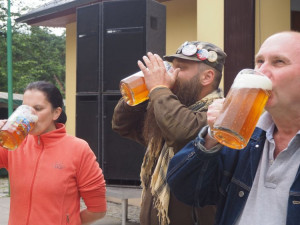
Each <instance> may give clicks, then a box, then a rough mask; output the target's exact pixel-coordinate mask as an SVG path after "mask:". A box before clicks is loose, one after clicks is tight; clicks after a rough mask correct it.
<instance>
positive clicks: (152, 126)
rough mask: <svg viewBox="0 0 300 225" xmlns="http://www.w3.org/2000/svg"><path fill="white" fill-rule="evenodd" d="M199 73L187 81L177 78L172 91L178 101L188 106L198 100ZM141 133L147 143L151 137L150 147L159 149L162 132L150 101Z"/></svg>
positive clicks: (200, 87) (199, 87)
mask: <svg viewBox="0 0 300 225" xmlns="http://www.w3.org/2000/svg"><path fill="white" fill-rule="evenodd" d="M199 76H200V75H199V74H197V75H195V76H194V77H193V78H192V79H190V80H188V81H182V80H179V79H177V80H176V82H175V85H174V87H173V88H172V92H173V93H174V94H175V95H176V96H177V97H178V99H179V101H180V102H181V103H182V104H183V105H185V106H187V107H189V106H191V105H192V104H194V103H196V102H197V101H198V100H199V95H200V92H201V89H202V84H201V83H200V80H199V79H200V78H199ZM143 135H144V138H145V141H146V143H147V144H149V141H150V140H151V139H152V147H151V149H153V150H154V151H155V150H158V149H159V150H160V148H161V144H162V142H163V136H162V132H161V130H160V128H159V126H158V125H157V122H156V119H155V114H154V107H153V105H152V104H151V103H150V104H149V106H148V108H147V114H146V117H145V122H144V129H143Z"/></svg>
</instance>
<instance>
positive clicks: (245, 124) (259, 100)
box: [212, 69, 272, 149]
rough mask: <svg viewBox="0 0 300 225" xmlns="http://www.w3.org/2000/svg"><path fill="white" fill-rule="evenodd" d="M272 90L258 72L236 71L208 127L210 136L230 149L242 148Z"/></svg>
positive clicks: (264, 77) (248, 70)
mask: <svg viewBox="0 0 300 225" xmlns="http://www.w3.org/2000/svg"><path fill="white" fill-rule="evenodd" d="M271 90H272V82H271V80H270V79H269V78H268V77H267V76H265V75H263V74H262V73H260V72H258V71H255V70H252V69H243V70H242V71H240V72H239V73H238V75H237V76H236V78H235V79H234V82H233V84H232V86H231V88H230V90H229V92H228V94H227V97H226V99H225V101H224V103H223V107H222V109H221V112H220V115H219V117H218V118H217V120H216V122H215V123H214V125H213V128H212V136H213V137H214V138H215V139H216V140H217V141H218V142H220V143H221V144H223V145H225V146H228V147H230V148H234V149H242V148H244V147H246V145H247V144H248V141H249V139H250V137H251V135H252V133H253V131H254V129H255V126H256V124H257V121H258V119H259V117H260V115H261V113H262V112H263V109H264V107H265V104H266V103H267V101H268V98H269V95H270V92H271Z"/></svg>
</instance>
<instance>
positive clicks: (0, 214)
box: [0, 196, 139, 225]
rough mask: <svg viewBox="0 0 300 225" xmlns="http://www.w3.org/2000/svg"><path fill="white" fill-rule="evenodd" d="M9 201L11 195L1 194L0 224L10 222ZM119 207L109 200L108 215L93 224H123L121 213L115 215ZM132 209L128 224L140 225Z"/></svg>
mask: <svg viewBox="0 0 300 225" xmlns="http://www.w3.org/2000/svg"><path fill="white" fill-rule="evenodd" d="M9 201H10V198H9V197H6V196H2V197H1V196H0V225H7V224H8V216H9ZM118 207H119V208H121V206H120V204H117V203H113V202H108V211H107V215H106V216H105V217H104V218H103V219H102V220H99V221H97V222H95V223H93V225H121V224H122V223H121V214H120V215H115V214H116V213H117V211H118V209H116V208H118ZM130 210H131V206H129V212H128V218H129V220H128V221H127V222H126V225H138V224H139V222H138V221H137V218H131V217H133V216H136V214H135V213H133V214H130ZM120 211H121V209H120ZM113 214H114V215H113Z"/></svg>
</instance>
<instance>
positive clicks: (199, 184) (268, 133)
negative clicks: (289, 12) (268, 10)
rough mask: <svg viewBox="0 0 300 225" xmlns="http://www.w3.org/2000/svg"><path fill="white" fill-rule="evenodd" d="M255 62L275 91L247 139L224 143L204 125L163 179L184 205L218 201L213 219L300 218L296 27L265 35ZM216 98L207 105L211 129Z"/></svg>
mask: <svg viewBox="0 0 300 225" xmlns="http://www.w3.org/2000/svg"><path fill="white" fill-rule="evenodd" d="M255 62H256V66H255V68H256V69H257V70H259V71H261V72H262V73H264V74H265V75H267V76H268V77H269V78H270V79H271V81H272V84H273V89H272V93H271V96H270V98H269V100H268V102H267V104H266V107H265V108H266V112H265V113H264V114H263V115H262V116H261V118H260V120H259V122H258V124H257V127H256V129H255V131H254V133H253V135H252V137H251V139H250V141H249V143H248V145H247V146H246V147H245V148H244V149H242V150H234V149H230V148H228V147H222V146H221V145H220V144H218V143H217V142H216V141H215V140H214V139H212V138H211V137H210V136H209V135H207V133H208V131H207V130H208V129H207V127H206V129H202V131H201V132H200V133H199V135H198V137H197V138H196V139H195V140H194V141H191V142H190V143H189V144H187V145H186V146H185V147H184V148H183V149H182V150H181V151H179V152H178V153H177V154H176V155H175V156H174V157H173V159H172V160H171V162H170V164H169V168H168V174H167V181H168V183H169V186H170V188H171V192H172V193H173V194H174V195H175V196H176V197H177V198H178V199H179V200H181V201H183V202H185V203H186V204H189V205H192V206H194V207H199V206H200V207H202V206H205V205H211V204H217V206H218V209H217V215H216V224H220V225H229V224H234V225H248V224H249V225H252V224H254V225H274V224H275V225H285V224H287V225H293V224H295V225H296V224H300V177H299V172H300V169H299V164H300V135H299V134H300V90H299V89H300V33H298V32H292V31H288V32H281V33H277V34H274V35H272V36H270V37H269V38H268V39H267V40H266V41H265V42H264V43H263V44H262V46H261V48H260V50H259V52H258V54H257V55H256V58H255ZM222 103H223V101H222V100H216V101H215V102H214V103H213V104H212V105H211V106H210V107H209V109H208V112H207V121H208V125H209V126H210V127H212V125H213V123H214V122H215V120H216V117H217V116H218V115H219V111H220V108H221V106H222Z"/></svg>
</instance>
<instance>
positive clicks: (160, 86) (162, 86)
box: [149, 84, 169, 94]
mask: <svg viewBox="0 0 300 225" xmlns="http://www.w3.org/2000/svg"><path fill="white" fill-rule="evenodd" d="M156 88H168V89H169V87H168V86H166V85H162V84H161V85H156V86H154V87H153V88H151V90H150V91H149V94H150V93H151V91H153V90H154V89H156Z"/></svg>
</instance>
